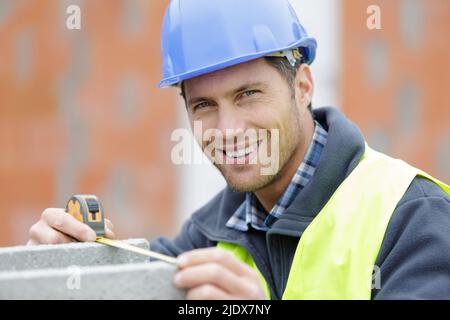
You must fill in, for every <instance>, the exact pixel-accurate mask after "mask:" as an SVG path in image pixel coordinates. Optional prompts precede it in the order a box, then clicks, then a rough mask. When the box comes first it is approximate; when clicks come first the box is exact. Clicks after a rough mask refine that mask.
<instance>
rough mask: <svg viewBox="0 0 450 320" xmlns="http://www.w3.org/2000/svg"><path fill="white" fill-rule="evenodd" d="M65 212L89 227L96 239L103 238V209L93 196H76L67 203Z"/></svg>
mask: <svg viewBox="0 0 450 320" xmlns="http://www.w3.org/2000/svg"><path fill="white" fill-rule="evenodd" d="M66 211H67V212H68V213H69V214H70V215H72V216H74V217H75V218H76V219H77V220H78V221H80V222H83V223H85V224H87V225H88V226H90V227H91V228H92V229H93V230H94V231H95V233H96V234H97V237H103V236H105V219H104V215H103V207H102V204H101V202H100V200H99V199H98V198H97V196H95V195H86V194H77V195H74V196H72V197H71V198H70V200H69V201H68V202H67V206H66Z"/></svg>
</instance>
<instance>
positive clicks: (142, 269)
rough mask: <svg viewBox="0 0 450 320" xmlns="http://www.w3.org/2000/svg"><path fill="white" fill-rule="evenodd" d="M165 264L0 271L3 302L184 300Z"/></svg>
mask: <svg viewBox="0 0 450 320" xmlns="http://www.w3.org/2000/svg"><path fill="white" fill-rule="evenodd" d="M174 273H175V267H174V266H172V265H169V264H167V263H165V262H146V263H137V264H121V265H113V266H94V267H70V268H59V269H44V270H31V271H12V272H11V271H10V272H0V299H62V300H65V299H184V298H185V291H182V290H179V289H177V288H176V287H174V286H173V275H174Z"/></svg>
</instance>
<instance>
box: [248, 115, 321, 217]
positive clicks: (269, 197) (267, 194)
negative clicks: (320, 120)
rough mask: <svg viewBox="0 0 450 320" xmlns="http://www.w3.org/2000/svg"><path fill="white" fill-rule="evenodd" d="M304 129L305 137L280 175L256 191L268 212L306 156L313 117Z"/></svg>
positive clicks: (310, 137)
mask: <svg viewBox="0 0 450 320" xmlns="http://www.w3.org/2000/svg"><path fill="white" fill-rule="evenodd" d="M304 129H305V130H304V132H303V137H304V139H303V140H302V141H301V144H300V145H299V146H298V147H297V148H296V150H295V151H294V153H293V155H292V156H291V158H290V159H288V160H287V162H286V164H285V165H284V167H283V168H282V169H281V171H280V173H279V174H278V176H277V177H276V178H275V179H274V181H273V182H271V183H270V184H269V185H268V186H266V187H264V188H262V189H260V190H258V191H255V192H254V194H255V196H256V197H257V198H258V200H259V202H260V203H261V205H262V206H263V207H264V209H265V210H266V211H267V212H270V211H271V210H272V208H273V207H274V205H275V204H276V203H277V201H278V199H279V198H280V197H281V196H282V195H283V193H284V191H285V190H286V189H287V187H288V186H289V183H290V182H291V180H292V178H293V177H294V175H295V173H296V172H297V170H298V167H299V166H300V164H301V163H302V161H303V159H304V158H305V154H306V151H307V150H308V147H309V145H310V143H311V140H312V137H313V134H314V121H313V120H312V118H311V121H306V127H305V128H304Z"/></svg>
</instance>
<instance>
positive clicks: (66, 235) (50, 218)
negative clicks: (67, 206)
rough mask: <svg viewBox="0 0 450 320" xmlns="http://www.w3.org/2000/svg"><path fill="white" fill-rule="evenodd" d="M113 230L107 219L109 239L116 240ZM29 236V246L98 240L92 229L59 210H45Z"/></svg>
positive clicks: (106, 227)
mask: <svg viewBox="0 0 450 320" xmlns="http://www.w3.org/2000/svg"><path fill="white" fill-rule="evenodd" d="M113 229H114V225H113V224H112V223H111V221H109V220H108V219H105V232H106V237H107V238H110V239H114V237H115V236H114V233H113V231H112V230H113ZM28 234H29V240H28V242H27V245H36V244H58V243H69V242H76V241H82V242H92V241H95V239H96V234H95V231H94V230H92V228H91V227H89V226H88V225H86V224H84V223H82V222H80V221H78V220H77V219H75V218H74V217H73V216H71V215H70V214H69V213H67V212H66V211H65V210H64V209H59V208H49V209H45V210H44V212H42V214H41V218H40V219H39V221H38V222H36V223H35V224H34V225H32V226H31V228H30V230H29V232H28Z"/></svg>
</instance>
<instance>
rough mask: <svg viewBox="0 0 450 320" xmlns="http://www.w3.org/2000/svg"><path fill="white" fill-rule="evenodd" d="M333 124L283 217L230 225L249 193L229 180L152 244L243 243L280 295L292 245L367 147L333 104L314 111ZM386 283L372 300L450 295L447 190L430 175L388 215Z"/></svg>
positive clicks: (176, 250)
mask: <svg viewBox="0 0 450 320" xmlns="http://www.w3.org/2000/svg"><path fill="white" fill-rule="evenodd" d="M314 118H315V119H316V120H317V121H318V122H319V123H320V124H321V125H322V126H323V127H324V128H325V130H327V131H328V140H327V143H326V145H325V148H324V150H323V152H322V155H321V158H320V160H319V163H318V166H317V169H316V171H315V173H314V175H313V177H312V178H311V180H310V181H309V183H308V184H307V185H306V186H305V188H304V189H303V190H302V191H301V192H300V193H299V195H298V196H297V197H296V199H295V200H294V201H293V203H292V204H291V206H289V207H288V208H287V209H286V211H285V212H284V213H283V214H282V216H281V217H280V219H279V220H277V221H276V223H275V224H274V225H273V226H272V227H271V228H270V230H269V231H267V232H262V231H258V230H254V229H252V228H250V230H249V231H247V232H240V231H237V230H234V229H231V228H228V227H226V226H225V224H226V222H227V221H228V219H229V218H230V217H231V215H232V214H233V213H234V212H235V210H236V209H237V208H238V207H239V206H240V205H241V203H242V202H243V201H244V199H245V195H244V194H243V193H238V192H233V191H232V190H231V189H230V188H229V187H227V188H225V189H224V190H223V191H221V192H220V193H219V194H217V195H216V196H215V197H214V198H213V199H212V200H211V201H209V202H208V203H207V204H206V205H205V206H203V207H202V208H200V209H199V210H198V211H196V212H195V213H193V214H192V216H191V217H190V218H189V219H188V220H187V221H186V222H185V224H184V226H183V228H182V230H181V232H180V233H179V234H178V236H177V237H175V239H168V238H165V237H160V238H157V239H154V240H153V241H151V248H152V250H155V251H158V252H161V253H164V254H168V255H171V256H177V255H179V254H180V253H182V252H184V251H188V250H192V249H197V248H204V247H211V246H215V245H216V243H217V242H218V241H225V242H229V243H235V244H239V245H241V246H243V247H244V248H246V249H247V251H248V252H249V253H250V254H251V256H252V257H253V259H254V261H255V263H256V265H257V266H258V268H259V270H260V271H261V273H262V274H263V276H264V277H265V279H266V281H267V284H268V285H269V287H270V290H271V294H272V298H273V299H281V297H282V295H283V292H284V289H285V287H286V282H287V279H288V275H289V271H290V268H291V263H292V260H293V257H294V253H295V249H296V247H297V244H298V242H299V239H300V237H301V236H302V234H303V232H304V231H305V229H306V228H307V227H308V225H309V223H310V222H311V221H312V220H313V219H314V217H315V216H316V215H317V214H318V213H319V211H320V210H321V209H322V207H323V206H324V205H325V204H326V203H327V201H328V199H329V198H330V197H331V195H332V194H333V193H334V191H335V190H336V189H337V187H338V186H339V185H340V184H341V183H342V181H343V180H344V179H345V178H346V177H347V176H348V175H349V174H350V172H351V171H352V170H353V169H354V168H355V166H356V165H357V163H358V161H359V159H360V157H361V156H362V154H363V153H364V137H363V135H362V133H361V131H360V130H359V129H358V127H357V126H356V125H355V124H353V123H352V122H351V121H350V120H348V119H347V118H346V117H345V116H344V115H343V114H342V113H341V112H339V111H338V110H337V109H335V108H328V107H327V108H319V109H316V110H314ZM376 265H377V266H378V267H379V268H380V275H381V277H380V279H381V288H380V289H373V290H372V298H373V299H450V197H449V196H448V195H447V194H446V193H445V192H444V191H443V190H442V189H441V188H440V187H438V186H437V185H435V184H434V183H432V182H431V181H429V180H427V179H424V178H420V177H416V178H415V179H414V180H413V181H412V183H411V185H410V186H409V188H408V190H407V191H406V193H405V194H404V196H403V198H402V199H401V200H400V202H399V203H398V204H397V207H396V209H395V211H394V213H393V215H392V217H391V220H390V222H389V225H388V228H387V230H386V234H385V237H384V240H383V243H382V246H381V249H380V252H379V254H378V258H377V260H376Z"/></svg>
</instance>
